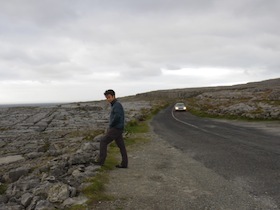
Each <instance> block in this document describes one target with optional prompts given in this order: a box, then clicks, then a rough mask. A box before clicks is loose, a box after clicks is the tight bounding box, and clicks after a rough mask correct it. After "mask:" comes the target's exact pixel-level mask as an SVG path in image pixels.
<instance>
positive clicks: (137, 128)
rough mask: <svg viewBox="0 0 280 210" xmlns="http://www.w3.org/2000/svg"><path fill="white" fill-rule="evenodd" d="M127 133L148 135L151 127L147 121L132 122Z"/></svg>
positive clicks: (127, 126) (126, 128)
mask: <svg viewBox="0 0 280 210" xmlns="http://www.w3.org/2000/svg"><path fill="white" fill-rule="evenodd" d="M125 131H126V132H128V133H147V132H149V125H148V123H147V121H141V122H138V121H132V122H129V123H128V124H127V125H126V127H125Z"/></svg>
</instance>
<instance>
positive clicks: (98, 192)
mask: <svg viewBox="0 0 280 210" xmlns="http://www.w3.org/2000/svg"><path fill="white" fill-rule="evenodd" d="M108 180H109V178H108V173H106V171H101V172H99V173H98V174H97V175H96V176H94V177H93V178H91V179H89V180H88V181H89V182H90V185H89V186H88V187H86V188H84V189H83V191H82V192H83V194H84V195H86V196H87V197H88V198H89V200H90V201H89V204H90V203H95V202H98V201H108V200H112V199H113V197H112V196H109V195H107V194H106V193H105V192H104V191H105V183H107V182H108Z"/></svg>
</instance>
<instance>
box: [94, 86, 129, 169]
mask: <svg viewBox="0 0 280 210" xmlns="http://www.w3.org/2000/svg"><path fill="white" fill-rule="evenodd" d="M104 95H105V97H106V99H107V101H108V102H109V103H110V104H111V113H110V123H109V129H108V131H107V132H106V134H105V136H104V137H103V138H102V139H101V140H100V153H99V164H100V165H101V166H102V165H104V162H105V160H106V157H107V146H108V144H110V143H111V142H112V141H113V140H115V142H116V144H117V146H118V147H119V149H120V152H121V156H122V162H121V163H120V164H119V165H116V167H117V168H127V166H128V159H127V152H126V148H125V144H124V140H123V137H122V133H123V130H124V110H123V106H122V105H121V103H120V102H119V101H118V100H117V99H116V97H115V91H113V90H106V91H105V93H104Z"/></svg>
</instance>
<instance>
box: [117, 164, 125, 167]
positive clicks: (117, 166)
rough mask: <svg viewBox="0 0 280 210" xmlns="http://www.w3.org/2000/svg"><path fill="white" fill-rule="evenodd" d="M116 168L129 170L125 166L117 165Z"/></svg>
mask: <svg viewBox="0 0 280 210" xmlns="http://www.w3.org/2000/svg"><path fill="white" fill-rule="evenodd" d="M116 168H127V166H123V165H121V164H119V165H116Z"/></svg>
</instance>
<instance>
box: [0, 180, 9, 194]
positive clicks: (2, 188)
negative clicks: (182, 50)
mask: <svg viewBox="0 0 280 210" xmlns="http://www.w3.org/2000/svg"><path fill="white" fill-rule="evenodd" d="M7 187H8V186H7V185H6V184H1V183H0V195H3V194H5V192H6V190H7Z"/></svg>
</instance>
